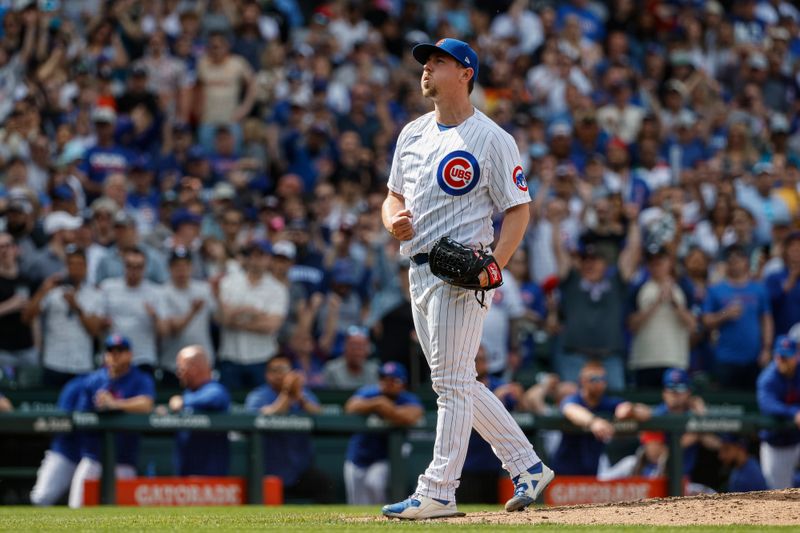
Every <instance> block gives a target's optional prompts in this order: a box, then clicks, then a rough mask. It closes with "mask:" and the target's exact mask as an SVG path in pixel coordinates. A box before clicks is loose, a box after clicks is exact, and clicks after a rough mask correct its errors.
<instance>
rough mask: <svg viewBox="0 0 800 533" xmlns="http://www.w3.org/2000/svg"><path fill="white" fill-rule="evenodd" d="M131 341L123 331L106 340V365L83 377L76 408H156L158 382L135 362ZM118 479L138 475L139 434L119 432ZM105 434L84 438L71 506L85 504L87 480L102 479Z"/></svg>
mask: <svg viewBox="0 0 800 533" xmlns="http://www.w3.org/2000/svg"><path fill="white" fill-rule="evenodd" d="M133 357H134V356H133V352H132V351H131V343H130V341H129V340H128V339H127V337H124V336H123V335H120V334H119V333H113V334H111V335H109V336H108V337H107V338H106V341H105V355H104V360H105V365H104V366H103V368H101V369H99V370H96V371H94V372H92V373H91V374H89V375H87V376H86V377H84V378H83V390H82V392H81V395H80V399H79V400H78V402H77V405H76V407H75V410H76V411H80V412H89V413H109V412H111V413H114V412H122V413H139V414H147V413H150V412H151V411H152V410H153V402H154V400H155V384H154V383H153V378H152V377H150V376H149V375H148V374H147V373H145V372H142V371H141V370H139V369H138V368H136V367H135V366H133V364H132V363H133ZM115 440H116V442H115V446H114V449H115V450H116V454H117V456H116V460H115V464H116V479H130V478H133V477H135V476H136V465H137V464H138V461H139V434H138V433H131V432H127V431H125V432H119V433H117V434H116V435H115ZM101 441H102V438H101V435H100V434H99V433H86V434H85V435H84V436H83V438H82V439H81V460H80V462H79V463H78V466H77V467H76V468H75V474H74V475H73V476H72V486H71V487H70V491H69V506H70V507H72V508H77V507H82V506H83V501H84V483H85V482H86V481H87V480H96V479H100V476H101V474H102V472H103V466H102V463H101V462H100V453H101V449H102V442H101Z"/></svg>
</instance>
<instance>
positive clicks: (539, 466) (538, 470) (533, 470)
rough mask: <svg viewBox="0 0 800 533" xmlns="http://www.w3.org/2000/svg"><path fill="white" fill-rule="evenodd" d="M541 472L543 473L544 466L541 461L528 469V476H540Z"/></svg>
mask: <svg viewBox="0 0 800 533" xmlns="http://www.w3.org/2000/svg"><path fill="white" fill-rule="evenodd" d="M542 472H544V465H543V464H542V462H541V461H539V462H538V463H536V464H535V465H533V466H532V467H530V468H529V469H528V473H529V474H541V473H542Z"/></svg>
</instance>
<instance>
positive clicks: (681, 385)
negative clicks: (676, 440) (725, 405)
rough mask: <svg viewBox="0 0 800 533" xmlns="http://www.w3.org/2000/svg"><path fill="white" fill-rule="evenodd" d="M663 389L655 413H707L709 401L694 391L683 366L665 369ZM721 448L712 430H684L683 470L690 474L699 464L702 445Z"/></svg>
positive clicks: (700, 414)
mask: <svg viewBox="0 0 800 533" xmlns="http://www.w3.org/2000/svg"><path fill="white" fill-rule="evenodd" d="M662 382H663V389H662V391H661V398H662V402H661V403H660V404H658V405H657V406H655V407H654V408H653V416H665V415H689V414H692V415H697V416H702V415H705V414H706V404H705V402H704V401H703V399H702V398H701V397H700V396H696V395H693V394H692V386H691V381H690V379H689V374H688V373H687V372H686V371H685V370H683V369H681V368H668V369H666V370H665V371H664V376H663V379H662ZM701 446H702V447H704V448H706V449H709V450H717V449H719V439H718V438H717V437H716V435H714V434H712V433H684V434H683V435H682V436H681V448H682V449H683V472H684V474H687V475H688V474H689V473H691V472H692V470H694V467H695V465H696V464H697V456H698V452H699V449H700V447H701Z"/></svg>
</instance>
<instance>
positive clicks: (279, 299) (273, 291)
mask: <svg viewBox="0 0 800 533" xmlns="http://www.w3.org/2000/svg"><path fill="white" fill-rule="evenodd" d="M271 253H272V247H271V246H270V245H269V243H268V242H267V241H254V242H252V243H250V244H249V245H248V246H247V247H246V248H245V250H244V258H243V260H242V263H243V264H242V266H243V269H244V272H243V273H238V272H231V273H229V274H227V275H226V276H225V277H224V278H222V280H221V281H220V284H219V289H218V291H217V293H216V297H217V301H218V320H219V323H220V326H221V328H222V332H221V337H222V338H221V340H220V347H219V352H218V353H219V361H220V363H219V369H220V381H221V382H222V384H223V385H225V386H226V387H228V388H229V389H231V390H238V389H242V388H249V387H254V386H256V385H257V384H258V383H260V382H261V380H262V379H263V375H264V367H265V365H266V363H267V361H269V360H270V359H272V358H273V357H274V356H275V354H276V353H277V352H278V343H277V336H278V331H279V330H280V328H281V326H283V322H284V320H285V319H286V315H287V314H288V311H289V291H288V290H287V289H286V287H285V286H283V285H282V284H281V283H280V282H278V281H277V280H276V279H275V278H274V277H273V276H272V275H271V274H270V273H269V264H270V259H271V257H270V256H271Z"/></svg>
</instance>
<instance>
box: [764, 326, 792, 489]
mask: <svg viewBox="0 0 800 533" xmlns="http://www.w3.org/2000/svg"><path fill="white" fill-rule="evenodd" d="M772 353H773V358H772V362H771V363H770V364H769V365H767V367H766V368H765V369H764V370H763V371H762V372H761V375H759V376H758V382H757V385H756V391H757V398H758V408H759V410H760V411H761V413H762V414H764V415H768V416H772V417H776V418H778V419H779V420H784V421H791V422H792V423H794V425H795V426H797V428H796V429H789V430H782V431H771V430H762V431H761V433H760V435H759V437H760V438H761V465H762V467H763V469H764V477H765V478H766V479H767V484H768V485H769V488H771V489H785V488H789V487H791V486H792V480H793V477H794V470H795V469H794V466H796V465H797V461H798V460H800V395H798V391H800V367H799V366H800V365H798V362H800V355H799V354H798V347H797V343H796V342H795V341H794V340H793V339H791V338H790V337H788V336H785V335H781V336H779V337H778V338H777V339H776V340H775V348H774V350H773V352H772Z"/></svg>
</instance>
